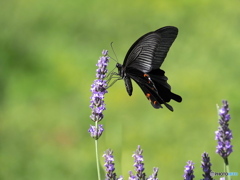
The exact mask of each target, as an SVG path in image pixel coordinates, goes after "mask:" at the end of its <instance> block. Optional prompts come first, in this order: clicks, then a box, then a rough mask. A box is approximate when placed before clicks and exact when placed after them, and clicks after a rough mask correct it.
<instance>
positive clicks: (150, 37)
mask: <svg viewBox="0 0 240 180" xmlns="http://www.w3.org/2000/svg"><path fill="white" fill-rule="evenodd" d="M177 34H178V29H177V28H176V27H173V26H166V27H163V28H160V29H158V30H156V31H153V32H149V33H147V34H145V35H143V36H142V37H140V38H139V39H138V40H137V41H136V42H135V43H134V44H133V45H132V46H131V47H130V49H129V50H128V52H127V54H126V57H125V59H124V62H123V65H121V64H119V63H117V65H116V67H117V68H118V75H119V76H120V77H121V78H122V79H123V80H124V81H125V86H126V90H127V92H128V94H129V96H131V95H132V91H133V86H132V82H131V79H133V80H134V81H135V82H136V83H137V84H138V85H139V87H140V88H141V89H142V91H143V92H144V94H145V96H146V97H147V99H148V100H149V101H150V102H151V104H152V106H153V107H154V108H156V109H158V108H162V106H161V104H164V105H165V106H166V107H167V108H168V109H169V110H171V111H173V108H172V106H170V105H169V104H167V102H169V101H170V100H171V99H173V100H175V101H177V102H181V101H182V98H181V97H180V96H179V95H177V94H174V93H172V92H171V86H170V85H169V84H168V83H167V80H168V78H167V77H166V76H165V72H164V71H163V70H161V69H160V66H161V65H162V63H163V61H164V59H165V57H166V55H167V53H168V51H169V48H170V47H171V45H172V43H173V42H174V40H175V38H176V37H177Z"/></svg>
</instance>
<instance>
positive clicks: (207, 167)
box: [201, 152, 213, 180]
mask: <svg viewBox="0 0 240 180" xmlns="http://www.w3.org/2000/svg"><path fill="white" fill-rule="evenodd" d="M211 166H212V164H211V163H210V157H209V156H208V153H206V152H204V153H203V154H202V165H201V167H202V169H203V172H204V174H203V177H204V178H203V180H213V178H212V177H211V175H210V173H211Z"/></svg>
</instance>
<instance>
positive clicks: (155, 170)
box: [147, 168, 158, 180]
mask: <svg viewBox="0 0 240 180" xmlns="http://www.w3.org/2000/svg"><path fill="white" fill-rule="evenodd" d="M157 173H158V168H153V173H152V175H151V176H149V178H147V180H158V178H157Z"/></svg>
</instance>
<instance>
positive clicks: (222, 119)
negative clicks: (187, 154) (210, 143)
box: [215, 100, 233, 165]
mask: <svg viewBox="0 0 240 180" xmlns="http://www.w3.org/2000/svg"><path fill="white" fill-rule="evenodd" d="M222 103H223V106H222V108H221V109H219V110H218V111H219V121H218V122H219V125H220V126H219V127H218V131H216V132H215V134H216V137H215V139H216V140H217V141H218V145H217V147H216V148H217V150H216V153H218V154H219V155H220V156H221V157H222V158H223V159H224V161H225V163H226V165H228V160H227V157H228V156H229V155H230V154H231V152H232V151H233V150H232V147H233V146H232V145H231V139H232V138H233V136H232V131H231V130H230V129H229V127H228V126H229V124H228V122H229V120H230V119H231V117H230V114H228V112H229V107H228V102H227V101H226V100H223V101H222Z"/></svg>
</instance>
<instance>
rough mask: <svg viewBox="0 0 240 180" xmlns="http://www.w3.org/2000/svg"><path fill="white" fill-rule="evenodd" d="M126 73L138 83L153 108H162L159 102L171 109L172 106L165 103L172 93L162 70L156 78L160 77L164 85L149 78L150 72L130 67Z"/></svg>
mask: <svg viewBox="0 0 240 180" xmlns="http://www.w3.org/2000/svg"><path fill="white" fill-rule="evenodd" d="M128 75H129V77H131V78H132V79H133V80H134V81H135V82H136V83H137V84H138V85H139V87H140V88H141V89H142V91H143V93H144V94H145V96H146V97H147V99H148V100H149V101H150V102H151V104H152V106H153V107H154V108H156V109H159V108H162V106H161V104H164V105H165V106H166V107H167V108H168V109H169V110H171V111H173V108H172V106H170V105H169V104H167V102H169V101H170V100H171V98H172V94H173V93H172V92H171V91H170V89H169V88H170V85H169V84H168V83H167V81H166V80H167V77H166V76H164V71H163V74H162V76H159V78H158V79H162V82H161V84H162V83H163V84H165V85H161V84H156V83H155V82H154V81H153V79H152V78H151V74H146V73H142V72H141V71H138V70H135V69H132V70H131V72H129V73H128Z"/></svg>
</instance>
